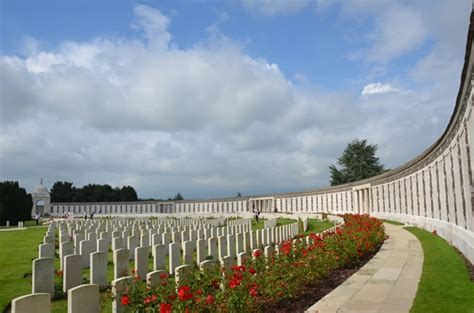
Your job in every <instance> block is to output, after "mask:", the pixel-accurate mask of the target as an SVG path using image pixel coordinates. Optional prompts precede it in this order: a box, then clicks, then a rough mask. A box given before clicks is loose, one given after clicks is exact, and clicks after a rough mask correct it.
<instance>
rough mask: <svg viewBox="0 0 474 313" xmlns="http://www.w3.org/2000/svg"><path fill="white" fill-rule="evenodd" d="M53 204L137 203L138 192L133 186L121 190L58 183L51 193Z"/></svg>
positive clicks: (93, 185)
mask: <svg viewBox="0 0 474 313" xmlns="http://www.w3.org/2000/svg"><path fill="white" fill-rule="evenodd" d="M50 195H51V202H120V201H137V200H138V197H137V192H136V191H135V188H133V187H131V186H123V187H121V188H119V187H115V188H112V186H110V185H108V184H105V185H99V184H88V185H85V186H82V187H75V186H74V184H73V183H71V182H61V181H57V182H55V183H54V184H53V187H51V191H50Z"/></svg>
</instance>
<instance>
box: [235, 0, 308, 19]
mask: <svg viewBox="0 0 474 313" xmlns="http://www.w3.org/2000/svg"><path fill="white" fill-rule="evenodd" d="M309 3H310V0H242V4H243V6H244V7H245V8H247V9H248V10H251V11H254V12H257V13H261V14H263V15H267V16H273V15H277V14H291V13H295V12H298V11H300V10H302V9H304V8H305V7H307V6H308V4H309Z"/></svg>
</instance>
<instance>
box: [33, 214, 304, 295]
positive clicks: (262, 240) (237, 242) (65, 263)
mask: <svg viewBox="0 0 474 313" xmlns="http://www.w3.org/2000/svg"><path fill="white" fill-rule="evenodd" d="M239 226H242V225H238V226H236V227H231V228H226V227H219V228H210V229H209V228H206V229H197V231H196V230H190V231H182V232H174V233H173V234H171V236H170V234H168V233H163V234H161V236H160V234H153V236H152V245H151V252H152V255H153V269H154V270H155V271H156V270H166V268H165V266H166V264H165V263H166V256H167V255H169V263H168V271H169V273H170V274H174V273H175V271H176V268H177V267H179V266H180V265H185V264H192V263H193V262H194V260H193V258H194V257H193V255H194V252H196V263H197V264H200V263H202V262H203V261H205V260H206V259H207V258H208V256H212V258H213V259H214V260H218V259H221V258H223V257H227V256H229V257H232V258H235V257H236V256H238V255H239V253H243V252H245V251H248V250H253V249H255V248H258V247H263V246H265V245H268V244H272V243H277V242H279V241H282V240H285V239H288V238H291V237H293V236H295V235H296V234H297V224H296V223H294V224H290V225H284V226H280V227H275V228H272V229H262V230H257V231H250V232H243V233H240V232H238V231H239V230H241V231H243V230H244V228H243V227H239ZM56 229H58V232H59V237H60V244H59V260H60V269H61V270H62V271H63V289H64V292H67V291H68V290H69V289H71V288H74V287H76V286H78V285H80V284H81V283H82V272H83V268H87V267H90V268H91V270H90V281H91V282H93V283H95V284H98V285H99V286H100V288H103V287H106V286H107V281H106V277H107V263H108V248H109V246H110V242H109V240H108V238H109V237H110V236H111V235H112V234H110V236H109V235H108V234H107V232H101V233H100V237H101V239H96V238H97V237H96V234H95V233H87V237H88V240H80V239H83V238H84V237H85V235H83V234H82V232H77V233H74V234H73V238H74V241H68V240H69V239H71V238H70V237H69V236H68V231H69V228H68V227H67V225H64V224H58V225H56V224H55V223H53V224H51V225H50V226H49V227H48V230H47V232H46V236H45V237H44V240H43V241H44V243H43V244H41V245H39V248H38V250H39V251H38V259H35V260H34V261H33V283H32V292H33V293H38V292H41V293H49V294H51V295H53V292H54V258H55V236H54V233H55V230H56ZM227 231H229V233H228V234H226V233H227ZM234 231H235V233H234ZM213 235H214V236H213ZM218 235H220V236H218ZM160 237H161V238H160ZM160 239H161V240H160ZM183 239H186V240H185V241H183ZM74 243H76V247H74ZM111 244H112V251H113V252H114V253H113V261H114V278H115V279H117V278H120V277H123V276H126V275H128V268H129V267H128V264H129V261H130V260H135V267H136V270H137V273H139V274H140V276H141V277H145V276H146V273H147V270H148V268H147V267H148V257H149V252H150V242H149V241H148V237H147V236H146V235H142V236H141V237H140V240H138V238H137V237H133V236H129V237H128V238H127V245H124V240H123V239H122V238H120V237H115V238H113V239H112V243H111ZM77 246H78V247H79V249H77ZM181 252H182V253H181Z"/></svg>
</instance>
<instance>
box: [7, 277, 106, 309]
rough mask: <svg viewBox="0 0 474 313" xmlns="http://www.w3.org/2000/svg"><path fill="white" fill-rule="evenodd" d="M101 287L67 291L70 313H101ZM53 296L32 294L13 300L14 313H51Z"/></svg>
mask: <svg viewBox="0 0 474 313" xmlns="http://www.w3.org/2000/svg"><path fill="white" fill-rule="evenodd" d="M99 290H100V288H99V285H97V284H86V285H78V286H76V287H74V288H70V289H69V290H68V291H67V308H68V313H99V312H100V293H99ZM51 297H52V296H51V294H50V293H44V292H37V293H35V292H33V293H32V294H29V295H26V296H22V297H18V298H16V299H13V300H12V310H11V312H12V313H27V312H35V313H50V312H51Z"/></svg>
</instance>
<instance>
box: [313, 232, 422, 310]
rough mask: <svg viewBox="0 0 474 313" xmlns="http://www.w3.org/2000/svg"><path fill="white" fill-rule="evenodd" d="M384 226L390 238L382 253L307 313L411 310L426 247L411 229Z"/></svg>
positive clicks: (383, 246) (385, 243)
mask: <svg viewBox="0 0 474 313" xmlns="http://www.w3.org/2000/svg"><path fill="white" fill-rule="evenodd" d="M384 225H385V229H386V232H387V234H388V235H389V236H390V238H389V239H387V240H386V241H385V242H384V244H383V245H382V247H381V248H380V250H379V252H378V253H377V254H376V255H375V256H374V257H373V258H372V259H371V260H370V261H369V262H368V263H367V264H365V265H364V266H363V267H362V268H361V269H360V270H359V271H357V272H356V273H354V275H352V276H351V277H349V279H347V280H346V281H345V282H344V283H343V284H342V285H340V286H339V287H337V288H336V289H334V290H333V291H332V292H330V293H329V294H327V295H326V296H325V297H324V298H322V299H321V300H320V301H318V302H317V303H315V304H314V305H313V306H312V307H310V308H309V309H308V310H307V311H306V312H310V313H316V312H317V313H326V312H328V313H334V312H341V313H343V312H344V313H352V312H358V313H362V312H363V313H372V312H384V313H392V312H393V313H395V312H397V313H399V312H409V311H410V308H411V306H412V304H413V299H414V298H415V295H416V290H417V288H418V282H419V281H420V277H421V271H422V266H423V248H422V247H421V244H420V242H419V241H418V239H417V238H416V237H415V236H414V235H413V234H411V233H410V232H408V231H407V230H404V229H403V228H401V227H400V226H394V225H391V224H387V223H385V224H384Z"/></svg>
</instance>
